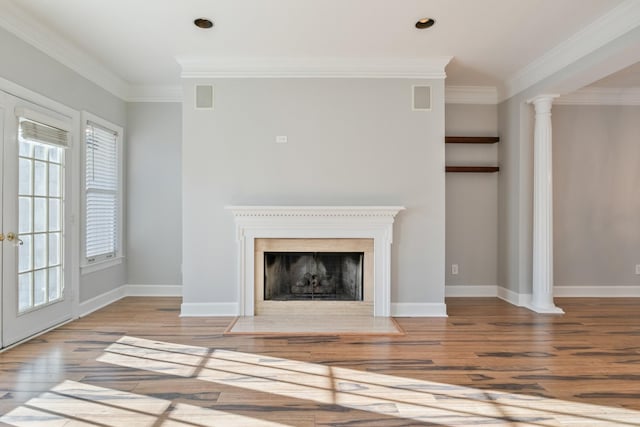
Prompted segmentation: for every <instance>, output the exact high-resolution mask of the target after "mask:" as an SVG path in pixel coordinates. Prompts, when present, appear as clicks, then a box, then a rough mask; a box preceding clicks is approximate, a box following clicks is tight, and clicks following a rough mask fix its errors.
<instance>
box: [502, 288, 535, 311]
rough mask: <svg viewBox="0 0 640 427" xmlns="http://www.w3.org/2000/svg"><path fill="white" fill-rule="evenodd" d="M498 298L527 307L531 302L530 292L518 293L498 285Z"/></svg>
mask: <svg viewBox="0 0 640 427" xmlns="http://www.w3.org/2000/svg"><path fill="white" fill-rule="evenodd" d="M498 298H500V299H501V300H504V301H506V302H508V303H510V304H513V305H515V306H517V307H527V306H529V304H531V294H519V293H517V292H514V291H512V290H511V289H507V288H505V287H502V286H498Z"/></svg>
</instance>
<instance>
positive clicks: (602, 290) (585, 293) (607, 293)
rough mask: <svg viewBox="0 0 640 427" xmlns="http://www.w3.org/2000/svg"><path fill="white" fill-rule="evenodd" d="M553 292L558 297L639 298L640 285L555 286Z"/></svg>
mask: <svg viewBox="0 0 640 427" xmlns="http://www.w3.org/2000/svg"><path fill="white" fill-rule="evenodd" d="M553 293H554V295H555V296H556V297H558V298H566V297H572V298H637V297H640V285H610V286H555V287H554V288H553Z"/></svg>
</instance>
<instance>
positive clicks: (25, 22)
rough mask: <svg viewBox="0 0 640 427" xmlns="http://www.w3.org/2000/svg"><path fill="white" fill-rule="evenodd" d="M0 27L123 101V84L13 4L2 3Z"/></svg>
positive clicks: (124, 89) (111, 73) (124, 97)
mask: <svg viewBox="0 0 640 427" xmlns="http://www.w3.org/2000/svg"><path fill="white" fill-rule="evenodd" d="M0 27H2V28H4V29H5V30H7V31H9V32H10V33H12V34H14V35H15V36H17V37H19V38H20V39H22V40H23V41H25V42H26V43H29V44H30V45H32V46H33V47H35V48H36V49H38V50H40V51H42V52H43V53H45V54H46V55H48V56H50V57H51V58H53V59H55V60H56V61H58V62H60V63H61V64H63V65H65V66H67V67H69V68H71V69H72V70H73V71H75V72H76V73H78V74H80V75H81V76H83V77H84V78H86V79H88V80H90V81H92V82H93V83H95V84H97V85H98V86H100V87H102V88H103V89H105V90H107V91H109V92H111V93H112V94H114V95H116V96H117V97H119V98H121V99H126V98H127V94H128V90H129V86H128V84H127V82H126V81H124V80H123V79H122V78H120V77H119V76H118V75H116V74H115V73H113V72H112V71H111V70H109V69H107V68H105V67H104V66H103V65H102V64H100V62H98V61H97V60H96V59H94V58H93V57H91V56H90V55H88V54H86V53H85V52H84V51H82V50H80V49H78V48H77V47H75V46H74V45H73V44H72V43H70V42H69V41H68V40H67V39H66V38H64V37H62V36H60V35H59V34H57V33H56V32H54V31H52V30H51V29H49V27H47V26H46V25H43V24H42V22H40V21H38V20H36V19H35V18H33V17H32V16H30V15H28V14H27V13H25V12H24V11H23V10H22V9H21V8H20V7H18V6H16V5H15V4H14V3H13V2H10V1H3V2H2V13H0Z"/></svg>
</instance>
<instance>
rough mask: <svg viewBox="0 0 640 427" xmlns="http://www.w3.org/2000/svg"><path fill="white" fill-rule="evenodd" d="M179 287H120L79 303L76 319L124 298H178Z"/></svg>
mask: <svg viewBox="0 0 640 427" xmlns="http://www.w3.org/2000/svg"><path fill="white" fill-rule="evenodd" d="M180 296H182V286H180V285H122V286H119V287H117V288H115V289H112V290H110V291H109V292H105V293H104V294H102V295H98V296H97V297H94V298H91V299H89V300H87V301H84V302H81V303H80V304H79V306H78V317H84V316H86V315H87V314H90V313H93V312H94V311H96V310H100V309H101V308H103V307H106V306H108V305H109V304H113V303H114V302H116V301H118V300H120V299H122V298H124V297H180Z"/></svg>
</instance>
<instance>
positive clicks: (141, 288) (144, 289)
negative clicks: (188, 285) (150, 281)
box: [124, 285, 182, 297]
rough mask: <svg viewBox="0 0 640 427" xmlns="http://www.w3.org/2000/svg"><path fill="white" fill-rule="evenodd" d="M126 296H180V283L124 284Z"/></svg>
mask: <svg viewBox="0 0 640 427" xmlns="http://www.w3.org/2000/svg"><path fill="white" fill-rule="evenodd" d="M124 293H125V295H126V296H128V297H181V296H182V286H180V285H124Z"/></svg>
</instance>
